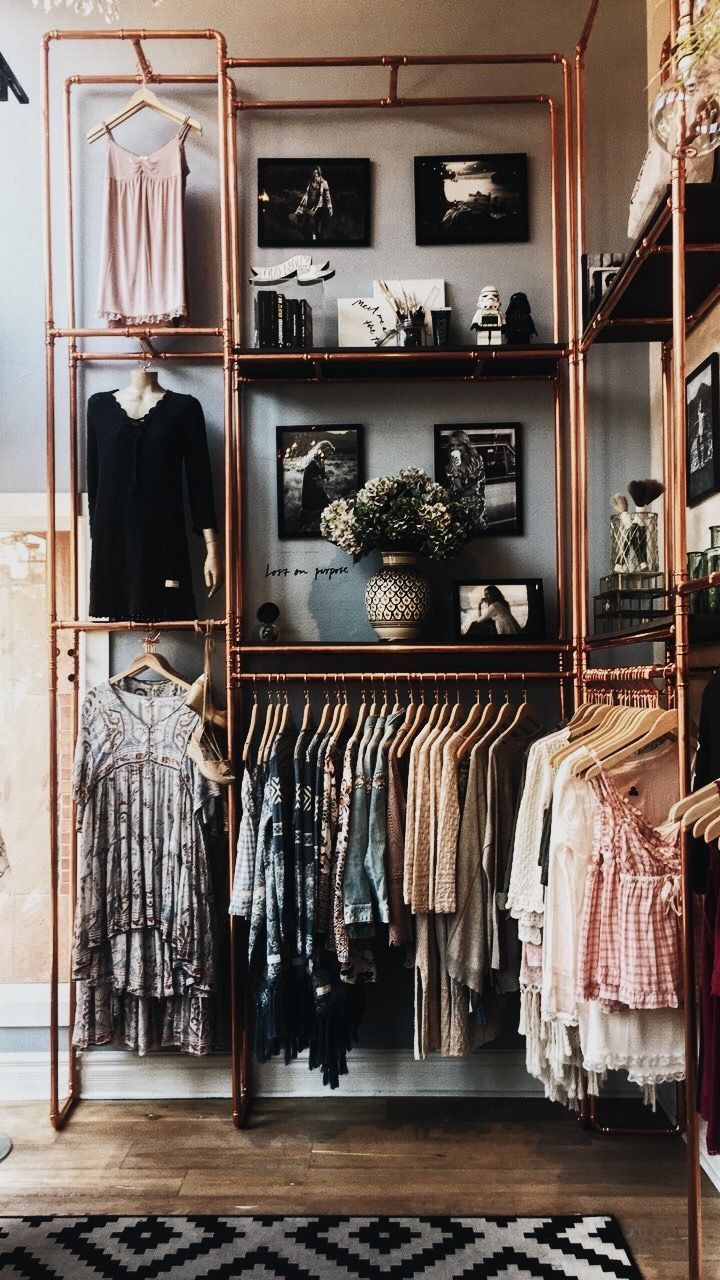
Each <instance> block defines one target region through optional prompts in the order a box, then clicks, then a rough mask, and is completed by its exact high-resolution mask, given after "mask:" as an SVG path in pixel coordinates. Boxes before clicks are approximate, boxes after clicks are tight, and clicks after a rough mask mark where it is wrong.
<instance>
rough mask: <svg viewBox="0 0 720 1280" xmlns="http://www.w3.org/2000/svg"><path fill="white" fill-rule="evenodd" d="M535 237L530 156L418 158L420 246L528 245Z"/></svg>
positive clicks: (417, 228) (417, 227) (520, 153)
mask: <svg viewBox="0 0 720 1280" xmlns="http://www.w3.org/2000/svg"><path fill="white" fill-rule="evenodd" d="M529 238H530V218H529V209H528V158H527V154H526V153H525V152H524V151H518V152H507V153H497V152H494V153H488V154H480V155H472V154H468V153H465V154H464V155H439V156H415V242H416V244H419V245H427V244H445V245H448V244H522V243H524V242H526V241H527V240H529Z"/></svg>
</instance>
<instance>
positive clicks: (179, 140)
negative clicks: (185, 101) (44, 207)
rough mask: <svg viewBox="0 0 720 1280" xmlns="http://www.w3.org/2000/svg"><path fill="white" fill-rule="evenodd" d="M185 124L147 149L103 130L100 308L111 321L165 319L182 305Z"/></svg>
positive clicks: (174, 317)
mask: <svg viewBox="0 0 720 1280" xmlns="http://www.w3.org/2000/svg"><path fill="white" fill-rule="evenodd" d="M188 128H189V125H188V121H187V120H186V121H185V123H184V124H183V126H182V128H181V129H180V131H179V132H178V133H176V134H175V136H174V137H172V138H170V139H169V140H168V141H167V142H166V143H165V145H164V146H162V147H158V148H157V150H156V151H152V152H151V153H150V154H149V155H146V156H141V155H136V154H135V152H134V151H128V150H127V149H126V148H125V147H121V146H120V144H119V143H117V142H116V141H115V139H114V138H113V136H112V133H111V132H110V130H109V129H108V128H107V127H106V133H107V138H108V146H107V160H106V164H105V199H104V209H103V241H102V258H101V267H100V294H99V299H98V312H99V314H100V315H101V316H102V317H103V318H104V319H105V320H107V322H108V324H109V325H111V326H112V325H125V324H167V323H168V322H169V321H172V320H177V319H179V318H180V317H182V316H185V315H186V313H187V306H186V301H185V248H184V232H183V197H184V189H185V177H186V175H187V172H188V168H187V164H186V161H185V151H184V147H183V143H184V141H185V137H186V134H187V131H188Z"/></svg>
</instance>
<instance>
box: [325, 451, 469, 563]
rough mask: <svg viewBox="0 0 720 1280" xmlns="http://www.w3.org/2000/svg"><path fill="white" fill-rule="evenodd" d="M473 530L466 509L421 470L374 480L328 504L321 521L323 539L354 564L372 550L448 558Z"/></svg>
mask: <svg viewBox="0 0 720 1280" xmlns="http://www.w3.org/2000/svg"><path fill="white" fill-rule="evenodd" d="M476 531H477V530H476V526H475V520H474V518H473V516H472V514H471V513H470V512H469V511H468V509H467V507H466V506H465V505H464V504H463V503H460V502H455V501H454V500H453V499H452V498H451V497H450V494H449V493H448V491H447V489H444V488H443V486H442V485H441V484H435V482H434V481H432V480H431V479H430V477H429V475H428V474H427V472H425V471H423V470H422V469H421V468H420V467H407V468H406V469H405V470H403V471H399V472H398V474H397V475H396V476H376V477H375V479H374V480H368V482H367V484H366V485H363V487H362V489H361V490H360V492H359V493H358V494H357V495H356V496H355V497H354V498H340V499H338V501H337V502H331V503H330V505H329V506H327V507H326V508H325V510H324V511H323V513H322V515H321V517H320V532H321V534H322V536H323V538H327V540H328V542H333V543H334V544H335V546H337V547H340V548H341V549H342V550H343V551H346V552H347V554H348V555H350V556H352V557H353V560H355V561H357V560H361V559H362V557H363V556H366V555H367V554H368V552H369V551H372V550H373V549H374V548H375V547H380V549H381V550H382V551H404V552H412V553H414V554H415V555H418V556H425V557H426V558H427V559H429V560H449V559H451V558H452V556H455V555H457V554H458V552H459V551H460V550H461V549H462V547H464V546H465V544H466V543H467V542H469V541H470V539H471V538H472V537H473V535H474V534H475V533H476Z"/></svg>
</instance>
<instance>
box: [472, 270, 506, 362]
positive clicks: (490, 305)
mask: <svg viewBox="0 0 720 1280" xmlns="http://www.w3.org/2000/svg"><path fill="white" fill-rule="evenodd" d="M470 328H471V329H472V330H473V331H474V332H475V334H476V341H477V345H478V346H479V347H500V346H502V341H503V329H504V328H505V312H504V311H503V309H502V304H501V302H500V294H499V292H498V290H497V289H496V288H495V286H494V285H492V284H486V285H485V287H484V288H483V289H482V290H481V292H480V297H479V298H478V300H477V310H476V312H475V315H474V316H473V318H472V323H471V325H470Z"/></svg>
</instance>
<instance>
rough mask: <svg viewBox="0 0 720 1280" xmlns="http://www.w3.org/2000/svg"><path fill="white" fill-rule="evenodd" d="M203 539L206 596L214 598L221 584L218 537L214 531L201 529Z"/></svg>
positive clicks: (221, 573)
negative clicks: (205, 551) (205, 552)
mask: <svg viewBox="0 0 720 1280" xmlns="http://www.w3.org/2000/svg"><path fill="white" fill-rule="evenodd" d="M202 532H203V538H204V539H205V547H206V550H207V555H206V556H205V568H204V571H203V573H204V577H205V586H206V587H207V589H208V596H214V595H215V593H216V592H217V591H219V590H220V587H221V586H222V582H223V567H222V559H221V557H220V547H219V544H218V537H217V534H216V532H215V530H214V529H203V531H202Z"/></svg>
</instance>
